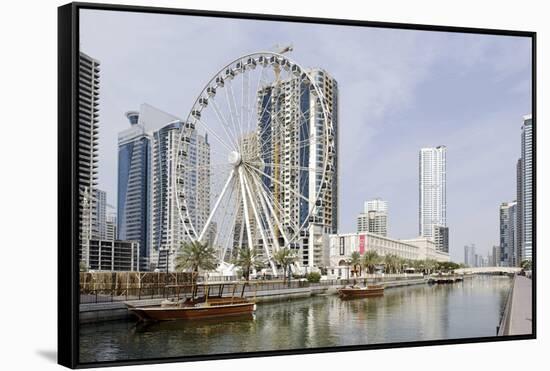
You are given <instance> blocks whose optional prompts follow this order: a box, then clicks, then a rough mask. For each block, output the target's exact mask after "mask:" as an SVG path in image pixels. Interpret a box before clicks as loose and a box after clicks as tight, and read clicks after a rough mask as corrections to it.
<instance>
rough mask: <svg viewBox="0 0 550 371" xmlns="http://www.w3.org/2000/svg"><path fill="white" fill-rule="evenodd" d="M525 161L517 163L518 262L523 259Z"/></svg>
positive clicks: (520, 160)
mask: <svg viewBox="0 0 550 371" xmlns="http://www.w3.org/2000/svg"><path fill="white" fill-rule="evenodd" d="M523 186H524V184H523V161H522V159H521V158H520V159H519V160H518V162H517V165H516V215H517V218H516V243H517V245H516V252H515V253H516V257H515V259H516V262H520V263H521V261H522V260H523V255H524V246H525V244H524V241H523Z"/></svg>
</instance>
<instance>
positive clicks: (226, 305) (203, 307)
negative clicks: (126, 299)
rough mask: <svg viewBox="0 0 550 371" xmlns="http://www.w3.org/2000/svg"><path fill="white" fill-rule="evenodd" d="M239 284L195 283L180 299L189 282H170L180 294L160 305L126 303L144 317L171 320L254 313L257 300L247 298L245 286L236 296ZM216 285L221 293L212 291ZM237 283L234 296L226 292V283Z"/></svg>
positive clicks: (234, 287) (133, 311) (132, 311)
mask: <svg viewBox="0 0 550 371" xmlns="http://www.w3.org/2000/svg"><path fill="white" fill-rule="evenodd" d="M237 285H238V284H236V283H235V284H232V285H228V284H227V283H221V284H203V285H194V286H193V288H192V289H191V292H190V297H187V298H185V297H184V298H183V299H181V300H180V298H179V296H180V288H188V287H189V286H170V287H172V288H177V297H176V298H175V300H164V301H162V302H161V304H160V305H154V306H143V307H138V306H134V305H131V304H129V303H126V306H127V307H128V310H129V311H130V312H131V313H134V314H135V315H136V316H137V317H138V319H139V320H140V321H171V320H191V319H199V318H212V317H225V316H234V315H245V314H252V313H254V311H255V310H256V303H255V300H250V299H247V298H245V296H244V293H245V286H246V284H242V285H243V288H242V291H241V296H235V289H236V286H237ZM212 286H218V290H217V294H216V295H210V293H211V292H212V291H213V290H212ZM225 286H233V292H232V293H231V296H224V292H223V290H224V287H225ZM200 288H202V289H203V291H204V295H203V296H197V295H196V294H197V292H198V291H199V289H200Z"/></svg>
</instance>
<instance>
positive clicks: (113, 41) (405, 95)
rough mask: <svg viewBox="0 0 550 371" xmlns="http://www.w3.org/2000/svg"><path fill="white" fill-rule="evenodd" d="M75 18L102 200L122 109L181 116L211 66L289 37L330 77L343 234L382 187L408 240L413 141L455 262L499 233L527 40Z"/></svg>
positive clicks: (527, 64) (198, 20) (522, 103)
mask: <svg viewBox="0 0 550 371" xmlns="http://www.w3.org/2000/svg"><path fill="white" fill-rule="evenodd" d="M80 20H81V25H80V27H81V28H80V38H81V39H80V48H81V51H83V52H85V53H87V54H89V55H90V56H92V57H94V58H96V59H98V60H100V62H101V92H100V95H101V102H100V103H101V104H100V110H101V111H100V118H101V121H100V145H99V148H100V157H99V159H100V168H99V183H100V188H101V189H104V190H105V191H107V193H108V196H107V197H108V201H109V202H110V203H111V204H113V205H115V204H116V181H117V180H116V168H117V163H116V162H117V133H118V132H120V131H121V130H124V129H126V128H127V127H128V126H129V124H128V121H127V120H126V118H125V117H124V113H125V112H126V111H128V110H132V109H138V108H139V105H140V104H141V103H149V104H151V105H153V106H155V107H158V108H160V109H162V110H164V111H166V112H169V113H172V114H174V115H177V116H180V117H186V116H187V114H188V111H189V109H190V106H191V104H192V103H193V100H194V99H195V98H196V95H197V94H198V93H199V92H200V91H201V89H202V88H203V86H204V84H205V83H206V82H207V81H208V80H209V79H210V78H211V77H212V75H213V74H214V73H215V72H216V71H217V70H218V69H219V68H220V67H222V66H223V65H225V64H227V63H228V62H230V61H231V60H233V59H235V58H237V57H239V56H240V55H242V54H245V53H249V52H255V51H261V50H266V49H271V48H273V46H274V45H275V44H286V43H292V44H293V45H294V51H293V52H292V53H291V54H290V57H291V58H292V59H294V60H295V61H297V62H299V63H300V64H301V65H302V66H305V67H321V68H324V69H325V70H327V71H328V72H329V73H330V74H331V75H332V76H333V77H334V78H335V79H336V80H337V81H338V84H339V89H340V90H339V93H340V99H339V104H340V112H339V115H340V116H339V132H340V146H339V147H340V148H339V158H340V162H339V166H340V228H339V229H340V231H341V232H352V231H355V223H356V217H357V214H358V213H359V212H361V209H362V205H363V201H364V200H367V199H370V198H374V197H381V198H383V199H385V200H387V201H388V202H389V213H390V219H389V220H390V224H389V235H390V236H391V237H394V238H412V237H415V236H417V234H418V151H419V149H420V148H421V147H426V146H437V145H441V144H443V145H446V146H447V151H448V153H447V220H448V226H449V230H450V248H451V258H452V259H453V260H456V261H462V259H463V246H464V245H465V244H469V243H475V244H476V245H477V247H478V251H480V252H483V253H486V251H487V250H488V249H489V248H490V247H491V246H492V245H496V244H497V243H498V233H499V219H498V218H499V216H498V207H499V204H500V202H503V201H511V200H514V199H515V191H516V185H515V179H516V174H515V166H516V161H517V158H518V157H519V149H520V128H521V119H522V116H523V115H525V114H528V113H531V91H530V86H531V43H530V39H528V38H521V37H509V36H488V35H473V34H454V33H445V32H429V31H413V30H391V29H381V28H365V27H349V26H333V25H330V26H329V25H313V24H300V23H281V22H272V21H249V20H230V19H220V18H216V19H214V18H206V17H188V16H176V15H158V14H141V13H128V12H107V11H95V10H93V11H92V10H83V11H81V18H80Z"/></svg>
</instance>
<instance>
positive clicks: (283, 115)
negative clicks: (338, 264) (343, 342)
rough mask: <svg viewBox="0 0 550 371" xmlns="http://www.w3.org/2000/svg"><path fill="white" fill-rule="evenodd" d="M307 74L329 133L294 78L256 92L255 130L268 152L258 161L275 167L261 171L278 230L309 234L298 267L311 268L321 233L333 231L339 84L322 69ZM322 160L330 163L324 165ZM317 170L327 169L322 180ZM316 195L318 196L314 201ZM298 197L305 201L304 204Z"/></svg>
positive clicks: (319, 258)
mask: <svg viewBox="0 0 550 371" xmlns="http://www.w3.org/2000/svg"><path fill="white" fill-rule="evenodd" d="M308 72H309V74H310V76H311V77H312V78H313V79H314V80H315V82H316V84H317V85H318V86H319V88H320V90H321V93H322V94H323V97H324V102H325V107H326V109H327V110H328V112H329V115H330V116H331V118H332V128H331V129H330V131H329V133H328V135H325V131H324V130H325V128H326V122H325V117H324V116H323V115H322V114H321V109H322V107H321V104H320V103H319V102H318V100H317V99H316V98H315V96H314V94H311V92H310V89H311V87H310V86H308V85H306V84H303V83H302V80H301V79H300V78H299V77H290V78H288V79H285V80H281V81H277V82H275V83H273V84H271V85H268V86H265V87H263V88H262V89H260V91H259V92H258V102H259V104H258V114H259V116H258V117H259V122H258V130H259V131H258V132H259V141H260V146H261V147H262V148H264V149H267V150H266V151H262V152H263V153H266V154H265V156H267V158H263V159H262V160H263V161H264V162H265V163H270V164H274V166H273V167H272V168H266V169H265V173H266V174H268V175H269V176H270V177H271V178H273V179H276V180H277V181H276V182H275V181H272V180H271V179H269V178H268V177H264V179H263V182H264V184H265V185H266V187H267V188H268V189H270V190H271V191H272V192H273V195H274V198H275V200H277V201H278V203H279V205H280V206H281V209H282V210H283V211H284V212H283V213H282V214H283V215H280V220H281V224H282V225H283V228H286V229H287V230H289V231H291V232H290V233H292V230H294V229H295V228H296V227H297V226H298V227H299V226H304V228H305V230H307V231H308V232H307V233H306V236H303V238H302V240H301V248H300V264H301V265H303V266H306V267H313V266H321V265H323V258H324V256H323V254H324V251H323V250H324V249H323V238H322V236H323V234H324V233H336V232H337V230H338V182H337V179H338V166H337V165H338V159H337V155H336V154H337V151H336V145H337V143H338V84H337V82H336V80H335V79H334V78H332V77H331V76H330V75H329V74H328V73H327V72H326V71H324V70H322V69H312V70H309V71H308ZM308 137H309V138H310V140H309V141H308V140H306V138H308ZM325 151H328V153H326V152H325ZM326 156H328V158H329V161H328V163H326V164H325V162H324V160H325V157H326ZM296 167H299V168H301V169H303V170H300V173H301V174H299V176H295V171H294V170H293V169H296ZM322 167H326V172H325V173H324V174H325V175H324V179H322V178H323V176H322V172H320V171H317V170H312V169H319V168H322ZM279 184H285V185H288V187H281V186H280V185H279ZM291 189H292V190H294V191H291ZM321 190H322V192H320V191H321ZM318 193H320V194H321V197H320V199H319V200H316V199H315V196H316V195H317V194H318ZM298 194H301V195H303V196H305V197H306V198H309V200H310V201H309V203H308V202H307V201H305V200H304V199H303V198H300V197H298ZM310 210H314V212H313V215H309V212H310ZM308 215H309V216H310V217H309V218H308Z"/></svg>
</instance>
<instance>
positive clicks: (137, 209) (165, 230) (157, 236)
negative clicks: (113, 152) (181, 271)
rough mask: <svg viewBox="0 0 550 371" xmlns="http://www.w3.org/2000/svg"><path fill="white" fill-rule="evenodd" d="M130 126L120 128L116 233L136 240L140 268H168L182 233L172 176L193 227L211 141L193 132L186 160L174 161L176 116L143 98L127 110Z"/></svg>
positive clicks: (202, 201) (205, 191) (205, 187)
mask: <svg viewBox="0 0 550 371" xmlns="http://www.w3.org/2000/svg"><path fill="white" fill-rule="evenodd" d="M126 116H127V118H128V120H129V121H130V125H131V127H130V128H129V129H127V130H125V131H123V132H121V133H120V134H119V164H118V179H119V180H118V208H117V236H118V238H119V239H123V240H134V241H138V242H139V244H140V245H139V250H140V270H149V269H151V268H152V267H156V268H158V269H160V270H166V269H168V270H173V269H174V261H175V258H176V257H177V254H178V252H179V249H180V247H181V244H182V242H184V241H185V240H186V239H187V235H186V233H185V228H184V226H183V221H182V220H181V218H180V215H179V209H178V204H177V200H176V197H177V193H176V180H177V179H178V178H179V179H181V180H183V181H184V182H185V186H184V187H185V190H186V194H185V201H186V207H187V210H188V213H189V216H190V219H191V223H192V224H193V226H194V227H195V229H196V230H200V229H202V227H203V226H204V224H205V222H206V219H207V217H208V214H209V212H210V169H209V164H210V145H209V143H208V138H207V137H203V136H201V135H197V134H196V133H195V132H192V134H191V135H190V136H189V137H185V138H184V139H185V140H186V143H189V144H190V146H189V149H188V151H187V157H186V158H187V159H186V163H185V166H182V167H178V166H177V165H178V164H177V151H178V141H179V139H180V129H181V127H182V125H183V122H182V120H181V119H179V118H178V117H176V116H173V115H171V114H169V113H166V112H163V111H161V110H159V109H157V108H155V107H152V106H150V105H148V104H142V105H141V107H140V110H139V111H130V112H128V113H127V114H126Z"/></svg>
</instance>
